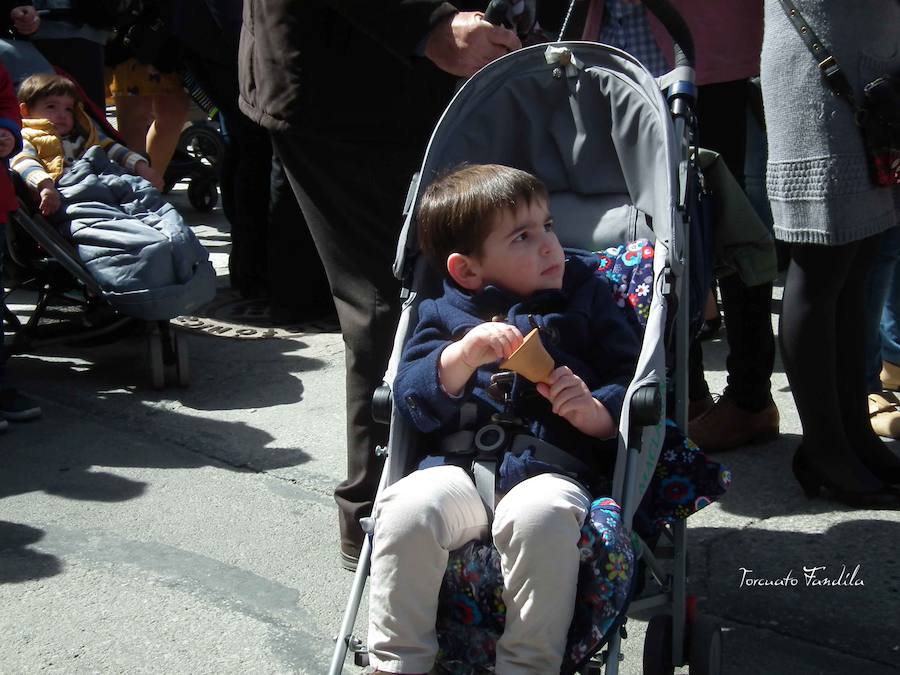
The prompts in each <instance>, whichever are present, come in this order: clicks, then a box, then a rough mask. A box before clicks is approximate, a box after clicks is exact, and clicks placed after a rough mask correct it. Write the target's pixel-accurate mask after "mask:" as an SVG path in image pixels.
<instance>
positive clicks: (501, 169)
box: [416, 164, 547, 275]
mask: <svg viewBox="0 0 900 675" xmlns="http://www.w3.org/2000/svg"><path fill="white" fill-rule="evenodd" d="M535 198H538V199H543V200H547V188H546V187H545V186H544V184H543V183H542V182H541V181H540V180H539V179H538V178H536V177H535V176H532V175H531V174H530V173H528V172H526V171H521V170H519V169H514V168H512V167H509V166H503V165H501V164H468V165H467V164H463V165H462V166H458V167H456V168H455V169H452V170H451V171H450V172H449V173H446V174H444V175H442V176H439V177H438V178H437V179H435V181H434V182H433V183H431V185H429V186H428V188H427V189H426V190H425V193H424V194H423V195H422V199H421V200H420V202H419V210H418V213H417V214H416V220H417V222H418V228H419V230H418V232H419V246H421V248H422V251H423V252H424V253H425V256H426V257H427V258H428V260H429V262H430V263H431V264H432V265H433V266H434V268H435V269H436V270H438V271H439V272H440V273H441V274H444V275H446V273H447V258H448V257H449V256H450V254H451V253H462V254H463V255H474V256H478V255H480V254H481V247H482V244H484V241H485V239H487V237H488V235H489V234H490V233H491V228H492V227H493V226H494V222H495V220H496V218H497V216H498V215H499V214H500V212H501V211H502V210H504V209H511V210H513V211H515V209H516V208H518V206H520V205H525V206H530V205H531V202H532V200H534V199H535Z"/></svg>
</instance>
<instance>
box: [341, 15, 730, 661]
mask: <svg viewBox="0 0 900 675" xmlns="http://www.w3.org/2000/svg"><path fill="white" fill-rule="evenodd" d="M645 5H646V6H647V8H648V9H649V10H650V11H652V12H653V13H654V14H655V15H656V16H657V18H659V19H660V21H661V22H662V24H663V25H664V26H666V28H667V29H668V31H669V33H670V34H671V35H672V37H673V38H674V41H675V43H676V67H675V69H674V70H673V71H672V72H671V73H669V74H667V75H666V76H664V77H662V78H659V80H657V79H654V78H653V77H652V76H651V75H650V74H649V73H648V72H647V71H646V70H645V69H644V68H643V66H642V65H641V64H640V63H639V62H638V61H637V60H636V59H634V58H633V57H632V56H630V55H628V54H626V53H625V52H622V51H620V50H617V49H613V48H611V47H607V46H604V45H600V44H596V43H589V42H557V43H553V44H549V45H547V44H543V45H534V46H531V47H526V48H524V49H522V50H520V51H517V52H514V53H511V54H509V55H507V56H505V57H503V58H501V59H499V60H497V61H495V62H493V63H491V64H490V65H488V66H486V67H485V68H484V69H482V70H481V71H480V72H478V73H477V74H476V75H474V76H473V77H472V78H471V79H470V80H468V81H467V82H466V83H465V84H464V85H463V86H462V87H461V89H460V90H459V91H458V93H457V94H456V96H455V97H454V99H453V101H452V102H451V103H450V104H449V106H448V108H447V109H446V111H445V112H444V114H443V116H442V118H441V120H440V121H439V123H438V125H437V127H436V129H435V130H434V133H433V135H432V137H431V141H430V143H429V145H428V148H427V150H426V155H425V159H424V162H423V165H422V168H421V172H420V174H418V175H417V176H416V177H415V178H414V179H413V184H412V185H411V188H410V192H409V196H408V198H407V205H406V215H405V223H404V227H403V231H402V233H401V236H400V243H399V246H398V252H397V258H396V261H395V265H394V272H395V274H396V276H397V277H398V278H399V279H400V280H401V281H402V285H403V288H404V291H403V293H404V297H405V304H404V308H403V312H402V314H401V318H400V322H399V326H398V329H397V334H396V338H395V343H394V350H393V354H392V357H391V360H390V363H389V366H388V370H387V373H386V375H385V382H386V384H385V385H384V386H383V387H382V389H381V390H380V391H379V392H378V393H377V394H376V399H375V400H374V401H373V412H374V413H375V415H376V419H381V420H382V421H385V422H388V421H389V422H390V425H391V428H390V438H389V443H388V447H387V448H379V449H376V452H378V453H379V454H386V455H387V460H386V462H385V467H384V471H383V473H382V477H381V483H380V486H379V494H380V493H381V491H383V490H384V488H385V487H386V486H387V485H390V484H392V483H394V482H396V481H397V480H399V479H400V478H401V477H402V476H403V475H404V474H405V473H406V472H407V471H408V470H409V469H410V464H411V462H410V459H411V457H413V456H414V450H415V448H416V436H417V432H416V430H415V429H414V428H413V427H412V425H411V424H410V423H409V422H407V420H405V419H404V418H402V417H401V416H400V415H399V413H398V411H397V409H396V408H395V407H394V406H392V404H391V394H390V384H391V382H392V380H393V378H394V376H395V375H396V372H397V367H398V363H399V360H400V355H401V352H402V350H403V346H404V344H405V342H406V339H407V336H408V335H409V334H410V332H411V331H412V329H413V328H414V327H415V325H416V322H417V307H418V304H419V302H420V301H421V299H423V298H425V297H429V296H431V295H433V294H434V293H435V292H436V290H437V285H436V283H435V279H433V274H432V273H430V271H429V269H428V264H427V262H426V261H425V260H424V256H420V255H418V251H417V243H416V227H415V222H414V214H415V212H416V208H417V206H418V200H419V195H420V194H421V192H422V191H423V190H424V188H425V186H426V185H427V183H428V182H429V181H430V180H432V179H433V178H434V177H435V176H436V175H438V174H440V173H441V172H442V171H444V170H446V169H449V168H452V167H455V166H457V165H458V164H460V163H462V162H464V161H465V162H470V163H497V164H506V165H509V166H513V167H516V168H520V169H523V170H526V171H528V172H530V173H533V174H535V175H537V176H539V177H540V178H541V179H542V180H543V182H544V183H545V185H546V186H547V188H548V191H549V193H550V211H551V213H553V216H554V222H555V229H556V231H557V234H558V236H559V238H560V241H561V243H562V244H563V246H570V247H577V248H581V249H590V250H594V251H598V250H603V249H605V248H606V247H609V246H611V245H612V244H621V243H624V242H629V241H633V240H635V239H638V238H639V237H644V238H649V239H650V241H651V242H652V243H653V245H654V249H655V255H654V261H653V283H652V300H651V301H650V308H649V313H648V315H647V317H646V327H645V332H644V337H643V344H642V348H641V354H640V357H639V360H638V365H637V370H636V372H635V374H634V377H633V379H632V381H631V383H630V385H629V387H628V389H627V392H626V395H625V403H624V406H623V409H622V415H621V419H620V425H619V439H618V453H617V457H616V463H615V469H614V475H613V483H612V497H613V499H615V500H616V502H618V503H619V504H620V505H621V507H622V522H623V524H624V526H625V528H626V529H628V530H629V531H631V524H632V521H633V519H634V515H635V511H636V509H637V507H638V505H639V503H640V502H641V498H642V496H643V494H644V492H645V491H646V489H647V487H648V485H649V484H650V481H651V478H652V476H653V475H654V471H655V468H656V465H657V461H658V459H659V456H660V450H661V448H662V443H663V439H664V437H665V433H666V422H665V418H666V414H665V411H666V410H667V409H668V410H669V411H670V413H669V416H670V417H672V418H674V420H675V422H676V423H677V424H678V426H679V427H681V428H686V426H687V351H688V344H689V338H690V332H691V330H692V327H691V323H692V322H691V318H690V317H691V314H696V312H695V311H694V310H695V309H696V305H695V306H689V305H691V303H689V301H688V298H689V297H691V298H694V297H699V298H701V299H702V297H703V296H704V294H705V292H706V289H707V288H708V287H709V286H708V283H707V284H706V285H705V286H704V285H703V284H704V282H703V279H704V278H705V279H706V280H707V281H708V272H705V271H704V270H702V269H700V272H701V274H699V275H698V274H696V272H697V270H694V271H692V270H690V269H689V263H688V261H689V258H690V255H689V254H690V251H689V249H690V248H691V247H692V245H694V246H702V241H703V237H697V235H696V234H695V233H693V232H691V231H689V227H688V226H689V225H692V218H691V214H692V213H693V212H695V211H696V206H697V200H698V196H699V195H698V194H697V193H696V189H697V185H698V179H697V175H696V169H695V167H694V164H693V160H692V157H691V152H690V151H691V147H690V145H691V135H692V129H693V126H694V119H693V113H692V106H693V101H694V97H695V88H694V84H693V78H694V72H693V46H692V42H691V38H690V34H689V31H688V30H687V27H686V26H685V24H684V22H683V20H682V19H681V17H680V16H679V15H678V14H677V13H675V12H674V10H672V8H671V7H670V6H669V5H668V3H666V2H665V1H664V0H653V1H651V0H646V1H645ZM660 90H663V91H665V92H666V96H665V97H664V96H662V95H661V94H660ZM498 122H499V123H498ZM697 234H699V233H697ZM692 240H693V241H692ZM699 257H700V258H701V259H702V258H703V257H704V256H702V255H701V256H699ZM689 280H691V281H690V283H689ZM695 280H697V281H698V282H699V284H700V291H699V295H697V293H696V292H692V290H693V286H694V285H695ZM699 306H701V307H702V302H701V303H700V304H699ZM377 499H378V497H377V496H376V500H377ZM633 540H634V541H636V542H637V544H636V546H635V548H636V555H637V556H638V557H639V559H640V564H641V568H640V569H641V570H642V571H644V572H646V573H647V574H646V575H645V576H646V578H640V575H641V572H639V573H638V575H639V579H638V581H637V585H638V586H643V588H640V589H639V591H637V592H638V593H639V595H638V597H637V598H636V599H633V600H632V601H631V603H630V606H629V608H628V613H629V614H631V615H636V614H637V615H640V616H642V617H647V616H652V618H651V619H650V622H649V626H648V628H647V634H646V639H645V643H644V649H643V666H644V672H645V673H651V674H654V675H655V674H662V673H672V672H673V669H674V667H675V666H680V665H683V664H685V663H686V662H689V663H690V668H691V673H695V674H697V673H716V672H718V671H719V668H720V660H721V630H720V627H719V626H718V625H716V624H715V623H714V622H713V621H712V620H711V619H710V618H708V617H704V616H702V615H699V614H698V613H697V611H696V606H695V602H694V601H693V599H690V598H688V596H687V593H686V583H687V543H686V526H685V521H684V520H676V521H675V523H674V524H672V525H670V526H666V527H664V528H663V530H662V533H661V535H660V537H659V539H658V540H655V541H644V540H642V539H641V538H640V537H638V536H637V535H636V534H634V536H633ZM370 554H371V541H370V538H369V537H367V538H366V540H365V542H364V544H363V548H362V552H361V555H360V560H359V566H358V568H357V572H356V576H355V578H354V581H353V585H352V589H351V593H350V598H349V600H348V603H347V607H346V610H345V613H344V617H343V622H342V625H341V629H340V632H339V633H338V636H337V642H336V646H335V650H334V653H333V658H332V661H331V667H330V670H329V673H330V674H331V675H337V674H338V673H340V672H341V671H342V668H343V665H344V661H345V658H346V655H347V651H348V650H350V651H353V652H354V657H355V662H356V664H357V665H365V664H366V663H367V658H368V657H367V654H366V648H365V645H364V644H363V642H362V641H361V640H360V639H358V638H357V637H355V636H354V635H353V633H352V631H353V625H354V622H355V619H356V614H357V612H358V609H359V604H360V600H361V597H362V593H363V590H364V586H365V581H366V576H367V575H368V571H369V556H370ZM667 558H669V559H671V560H670V562H668V563H667V562H664V561H665V559H667ZM621 619H622V620H621V621H619V622H616V623H614V624H613V628H612V629H611V630H610V631H609V632H608V633H607V635H606V636H605V639H604V640H603V641H601V642H600V643H599V644H597V645H595V649H594V650H593V652H592V653H591V654H588V655H587V656H588V658H585V659H584V660H583V661H582V662H581V663H580V664H579V665H578V669H579V671H580V672H589V673H597V672H600V670H601V669H602V668H603V667H604V666H605V669H606V672H607V673H616V672H618V664H619V660H620V639H621V638H622V637H624V636H625V631H624V625H623V624H624V620H625V617H624V616H623V617H621ZM604 646H605V647H606V650H605V651H603V652H602V653H600V650H601V649H602V648H603V647H604Z"/></svg>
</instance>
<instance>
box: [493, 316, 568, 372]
mask: <svg viewBox="0 0 900 675" xmlns="http://www.w3.org/2000/svg"><path fill="white" fill-rule="evenodd" d="M554 365H555V364H554V363H553V358H552V357H551V356H550V354H548V353H547V350H546V349H544V345H543V344H542V343H541V336H540V333H539V332H538V329H537V328H533V329H532V330H531V332H530V333H528V335H526V336H525V341H524V342H523V343H522V344H521V345H519V348H518V349H517V350H516V351H514V352H513V353H512V354H510V356H509V358H508V359H506V360H505V361H504V362H503V363H501V364H500V367H501V368H503V369H504V370H512V371H513V372H516V373H518V374H519V375H521V376H522V377H524V378H526V379H528V380H531V381H532V382H544V381H545V380H546V379H547V378H548V377H550V373H552V372H553V366H554Z"/></svg>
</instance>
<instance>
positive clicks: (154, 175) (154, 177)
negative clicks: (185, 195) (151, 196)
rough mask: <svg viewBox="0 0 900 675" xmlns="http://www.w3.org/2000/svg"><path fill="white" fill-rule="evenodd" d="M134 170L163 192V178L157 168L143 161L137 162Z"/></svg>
mask: <svg viewBox="0 0 900 675" xmlns="http://www.w3.org/2000/svg"><path fill="white" fill-rule="evenodd" d="M134 172H135V173H136V174H137V175H138V176H140V177H141V178H143V179H144V180H146V181H149V182H150V184H151V185H152V186H153V187H155V188H156V189H157V190H159V191H160V192H162V189H163V185H164V183H163V179H162V178H161V177H160V175H159V173H158V172H157V171H156V169H154V168H153V167H151V166H150V165H149V164H148V163H147V162H144V161H141V162H138V163H137V164H135V165H134Z"/></svg>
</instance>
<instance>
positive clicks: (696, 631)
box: [688, 614, 722, 675]
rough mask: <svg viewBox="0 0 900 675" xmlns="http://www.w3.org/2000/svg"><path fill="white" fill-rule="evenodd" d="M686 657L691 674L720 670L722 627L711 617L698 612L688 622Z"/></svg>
mask: <svg viewBox="0 0 900 675" xmlns="http://www.w3.org/2000/svg"><path fill="white" fill-rule="evenodd" d="M688 640H689V642H688V655H689V656H688V659H689V663H690V668H689V672H690V674H691V675H718V674H719V673H720V672H722V628H721V626H719V625H718V624H717V623H716V622H715V621H713V619H712V617H709V616H706V615H705V614H698V615H697V617H696V619H695V620H694V621H693V623H691V624H690V633H689V638H688Z"/></svg>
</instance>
